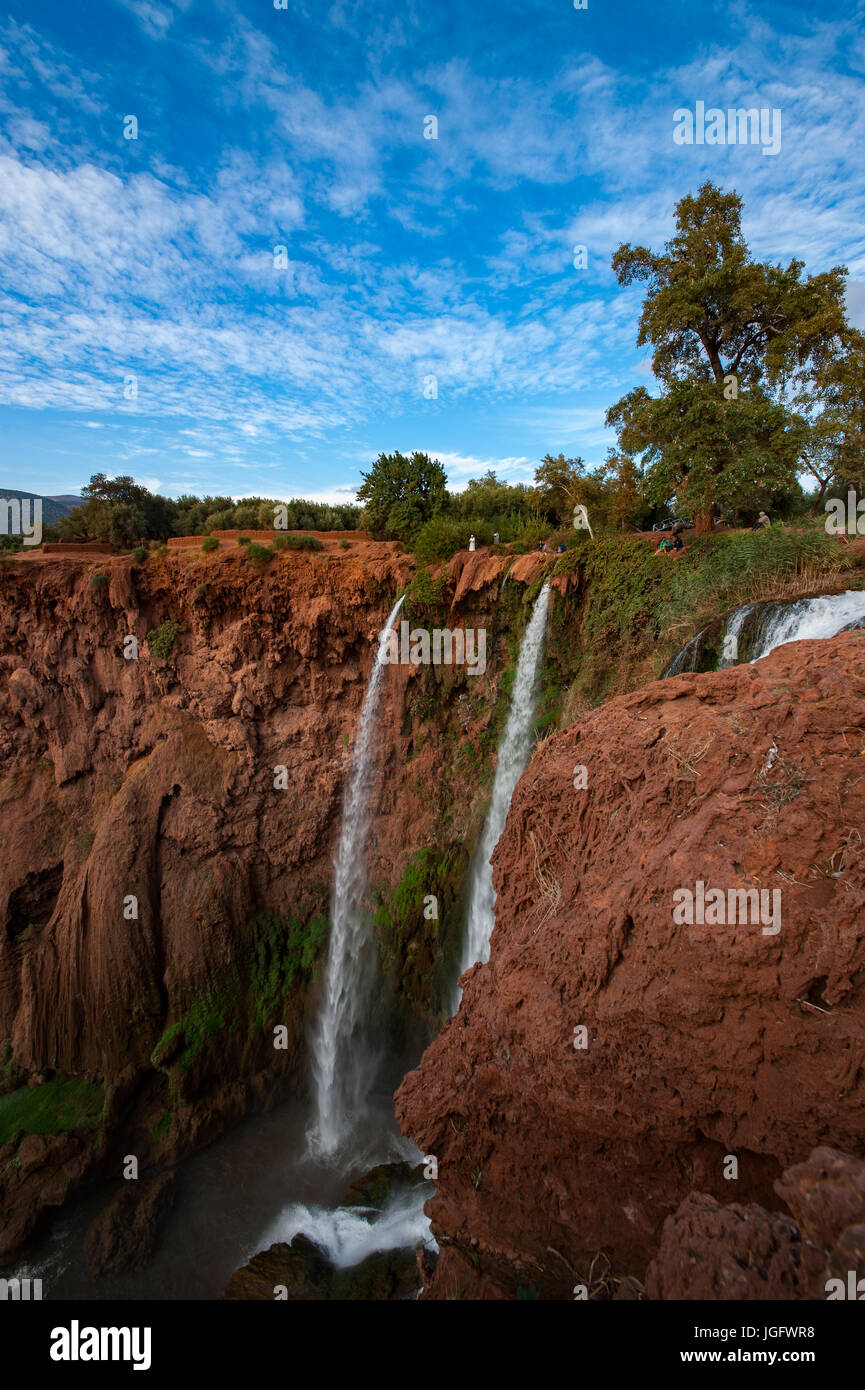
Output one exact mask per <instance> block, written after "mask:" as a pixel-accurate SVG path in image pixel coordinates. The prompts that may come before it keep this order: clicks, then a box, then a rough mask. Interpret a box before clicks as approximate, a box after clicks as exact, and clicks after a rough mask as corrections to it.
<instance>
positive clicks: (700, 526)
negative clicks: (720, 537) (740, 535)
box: [696, 507, 715, 536]
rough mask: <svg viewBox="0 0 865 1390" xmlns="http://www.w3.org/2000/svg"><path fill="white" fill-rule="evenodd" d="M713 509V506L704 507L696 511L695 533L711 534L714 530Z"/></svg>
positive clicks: (700, 534)
mask: <svg viewBox="0 0 865 1390" xmlns="http://www.w3.org/2000/svg"><path fill="white" fill-rule="evenodd" d="M714 516H715V509H714V507H704V508H703V509H702V510H701V511H698V512H697V518H696V520H697V535H698V536H711V535H712V534H713V533H714V530H715V521H714Z"/></svg>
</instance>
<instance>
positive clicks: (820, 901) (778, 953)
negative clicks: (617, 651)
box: [397, 633, 865, 1297]
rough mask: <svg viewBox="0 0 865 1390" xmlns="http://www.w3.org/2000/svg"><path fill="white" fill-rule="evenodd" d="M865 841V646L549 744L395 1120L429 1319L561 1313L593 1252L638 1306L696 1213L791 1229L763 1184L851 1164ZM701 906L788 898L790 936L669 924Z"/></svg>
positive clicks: (807, 653) (690, 681) (611, 708)
mask: <svg viewBox="0 0 865 1390" xmlns="http://www.w3.org/2000/svg"><path fill="white" fill-rule="evenodd" d="M773 748H774V752H773ZM580 767H584V768H585V770H586V777H585V780H586V781H587V787H586V788H585V789H583V790H580V789H577V788H576V787H575V785H574V783H575V780H576V781H577V782H580V781H582V777H581V775H580V773H579V771H578V769H579V768H580ZM863 827H865V638H863V637H862V636H861V635H859V634H857V633H851V634H845V635H843V636H841V637H838V638H835V639H832V640H831V641H828V642H802V643H796V644H793V645H790V646H787V647H784V648H779V649H778V650H777V651H775V652H774V653H773V654H772V655H771V656H770V657H769V658H767V659H766V660H763V661H760V662H758V663H757V664H756V665H754V666H745V667H736V668H733V669H731V670H728V671H725V672H720V673H716V674H709V675H696V676H690V675H689V676H680V677H676V678H674V679H672V680H669V681H664V682H655V683H654V684H652V685H650V686H648V687H646V688H645V689H643V690H641V691H639V692H637V693H635V694H633V695H627V696H621V697H618V698H616V699H614V700H611V701H610V702H609V703H608V704H607V705H605V706H603V707H602V708H600V709H598V710H596V711H595V712H593V713H592V714H590V715H589V716H588V717H587V718H585V719H583V720H582V721H581V722H580V723H579V724H577V725H575V726H573V727H571V728H569V729H568V730H566V731H565V732H563V733H561V734H559V735H556V736H554V737H553V738H551V739H549V740H548V741H546V742H545V743H543V744H542V745H541V747H540V748H539V749H538V750H537V751H536V753H535V756H534V759H533V761H532V763H531V764H530V766H529V768H528V769H527V771H526V772H525V774H524V776H523V777H522V779H521V781H520V783H519V785H518V787H517V790H516V793H515V795H514V799H513V803H512V806H511V811H510V815H509V817H508V822H507V827H506V830H505V833H504V835H503V836H502V839H501V841H500V843H499V845H498V847H497V850H496V853H495V857H494V866H495V878H494V881H495V886H496V889H497V893H498V911H497V919H496V928H495V931H494V933H493V937H492V951H491V958H490V961H489V962H488V963H487V964H486V965H483V966H476V967H474V969H473V970H472V971H470V972H468V973H467V975H466V976H464V979H463V984H464V993H463V1000H462V1005H461V1007H460V1010H459V1013H458V1014H457V1016H456V1017H455V1018H454V1019H453V1020H452V1021H451V1022H450V1023H449V1024H448V1025H447V1026H446V1027H445V1029H444V1031H443V1033H442V1034H441V1036H440V1037H439V1038H438V1039H437V1040H436V1041H435V1042H434V1043H433V1044H432V1046H431V1047H430V1048H429V1049H428V1050H427V1052H426V1053H425V1054H424V1058H423V1061H422V1064H421V1066H420V1068H419V1070H417V1071H415V1072H412V1073H410V1074H409V1076H408V1077H407V1078H406V1079H405V1081H404V1083H403V1085H402V1087H401V1088H400V1090H399V1091H398V1093H397V1114H398V1117H399V1119H400V1123H401V1124H402V1127H403V1129H404V1130H405V1132H406V1133H407V1134H409V1135H411V1137H412V1138H414V1139H415V1140H416V1141H417V1142H418V1144H419V1145H420V1147H421V1148H422V1150H423V1152H424V1153H425V1154H434V1155H436V1157H437V1159H438V1165H439V1179H438V1193H437V1196H436V1197H435V1198H434V1199H433V1201H432V1202H431V1204H430V1205H429V1207H428V1210H429V1212H430V1214H431V1216H432V1221H433V1229H434V1232H435V1234H436V1236H437V1238H438V1240H439V1242H440V1243H441V1245H442V1257H441V1259H440V1260H439V1264H438V1267H437V1270H436V1274H435V1277H434V1280H433V1281H432V1284H431V1286H430V1288H429V1289H428V1290H427V1292H426V1296H431V1297H448V1296H453V1294H454V1292H455V1291H460V1292H462V1293H463V1295H468V1296H480V1297H497V1296H499V1297H500V1296H507V1297H513V1296H514V1294H515V1291H516V1289H517V1287H519V1286H520V1285H522V1286H525V1287H534V1288H536V1289H538V1290H539V1292H540V1293H541V1295H542V1296H552V1297H555V1296H559V1297H572V1296H573V1295H572V1289H573V1286H574V1285H575V1284H577V1283H580V1282H590V1281H591V1278H592V1277H593V1276H592V1275H591V1274H590V1270H591V1267H592V1261H593V1258H594V1257H595V1256H596V1255H597V1254H598V1252H604V1256H605V1259H608V1260H609V1261H610V1265H611V1268H612V1272H613V1274H614V1275H615V1276H616V1277H618V1278H625V1277H626V1276H636V1277H637V1278H638V1279H640V1280H645V1273H646V1268H647V1265H648V1264H649V1262H650V1261H651V1260H652V1258H653V1257H654V1256H655V1254H656V1253H657V1251H658V1247H659V1243H660V1239H661V1230H662V1226H663V1222H664V1219H665V1217H667V1216H668V1215H670V1214H671V1213H672V1212H674V1211H675V1210H676V1208H677V1207H679V1204H680V1203H682V1202H683V1201H684V1200H685V1199H686V1198H688V1197H689V1194H691V1193H702V1194H705V1195H706V1196H707V1198H709V1199H714V1201H715V1202H716V1203H722V1204H729V1203H732V1202H735V1203H738V1204H739V1205H740V1206H741V1207H747V1206H748V1205H749V1204H754V1203H757V1204H759V1205H760V1207H761V1208H763V1209H764V1211H765V1212H766V1213H770V1214H771V1213H773V1212H776V1213H778V1212H780V1213H782V1214H784V1213H785V1211H786V1208H785V1203H786V1202H788V1201H789V1197H788V1195H787V1190H786V1188H785V1186H784V1185H783V1184H782V1185H781V1186H780V1187H779V1190H778V1191H776V1190H775V1182H776V1179H778V1178H780V1176H781V1174H782V1172H783V1171H784V1170H785V1169H787V1168H789V1167H790V1165H795V1164H798V1163H801V1162H802V1161H804V1160H805V1159H806V1158H807V1156H808V1154H809V1152H810V1151H811V1149H812V1148H813V1147H814V1146H815V1145H818V1144H821V1143H831V1144H832V1145H833V1146H835V1147H837V1148H838V1149H840V1150H843V1151H844V1152H846V1153H847V1154H850V1155H854V1156H855V1155H863V1154H865V1109H863V1099H865V1075H863V1069H862V1057H863V1045H865V856H863V849H862V839H861V837H862V834H863V833H865V832H863ZM698 882H702V883H704V884H705V887H706V889H707V890H708V889H709V888H720V889H723V890H725V893H726V891H727V890H729V889H739V888H741V889H748V888H757V889H765V890H768V891H769V893H770V894H771V893H772V892H773V891H776V890H777V891H779V892H780V894H781V918H780V930H779V931H777V932H776V933H774V932H765V931H764V924H763V921H762V920H760V919H758V920H757V921H756V922H750V921H745V922H736V923H733V924H726V923H725V924H718V925H705V924H704V925H699V924H697V923H694V924H693V925H687V924H686V923H682V924H677V923H676V922H675V921H674V917H673V909H674V904H675V902H676V901H680V900H679V899H675V900H674V896H673V895H674V893H676V892H677V890H682V889H690V890H691V891H692V892H694V893H696V891H697V889H696V885H697V883H698ZM771 901H772V899H771V897H770V898H769V900H768V902H769V903H771ZM580 1027H584V1028H585V1029H586V1030H587V1046H586V1047H584V1048H583V1047H575V1046H574V1043H575V1041H577V1042H579V1041H580V1035H579V1034H575V1029H578V1028H580ZM727 1156H733V1157H735V1158H736V1159H737V1161H738V1177H737V1178H736V1179H735V1180H728V1179H727V1178H725V1167H726V1169H727V1171H728V1172H729V1171H730V1168H729V1163H728V1159H727ZM815 1200H816V1199H815ZM703 1216H705V1213H703ZM718 1220H719V1221H720V1222H721V1223H722V1224H723V1223H724V1222H727V1223H729V1222H730V1221H732V1222H733V1224H734V1225H735V1224H736V1221H735V1216H734V1217H733V1218H731V1217H729V1215H727V1216H724V1217H723V1218H720V1217H719V1218H718ZM773 1223H774V1218H773V1217H772V1216H771V1215H769V1216H767V1217H766V1223H765V1224H766V1230H765V1232H764V1236H765V1240H764V1243H765V1244H766V1245H767V1249H768V1248H769V1245H771V1244H772V1243H773V1242H775V1244H778V1243H779V1242H780V1244H782V1245H783V1243H784V1242H783V1231H782V1232H781V1235H780V1236H778V1232H777V1231H775V1230H774V1225H773ZM776 1224H777V1223H776ZM788 1243H789V1242H788ZM778 1259H779V1261H780V1264H783V1261H784V1259H786V1255H779V1256H778ZM780 1264H779V1268H780ZM599 1267H603V1268H606V1267H607V1266H606V1264H605V1263H604V1262H603V1261H602V1262H601V1265H600V1266H599V1264H598V1262H597V1261H596V1264H595V1271H596V1275H597V1270H598V1268H599ZM596 1275H595V1277H596ZM790 1287H793V1286H792V1285H790ZM737 1296H738V1295H737ZM746 1296H747V1295H746Z"/></svg>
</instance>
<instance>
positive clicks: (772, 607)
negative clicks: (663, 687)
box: [663, 589, 865, 679]
mask: <svg viewBox="0 0 865 1390" xmlns="http://www.w3.org/2000/svg"><path fill="white" fill-rule="evenodd" d="M722 621H723V620H722ZM857 627H865V592H863V591H861V590H858V591H857V590H855V589H847V590H845V592H844V593H842V594H821V595H820V596H819V597H817V598H799V599H793V600H791V601H789V602H784V601H780V600H777V599H767V600H766V601H765V602H760V603H746V604H745V605H744V606H743V607H742V608H737V609H735V610H734V612H732V613H730V614H728V616H727V618H726V622H725V624H724V628H723V640H722V645H721V653H720V656H719V657H718V659H717V661H716V662H715V664H714V666H711V665H710V664H709V665H707V664H706V663H705V661H701V658H702V657H703V655H704V650H705V644H706V642H707V641H708V640H712V641H715V640H717V638H712V637H711V634H712V631H713V626H712V624H710V625H709V627H706V628H703V629H702V630H701V631H700V632H698V633H696V634H695V636H693V637H692V638H691V639H690V641H688V642H686V643H685V645H684V647H682V648H681V650H680V651H678V652H677V653H676V655H675V656H674V657H673V660H672V661H671V662H670V664H669V665H668V666H667V668H666V670H665V671H664V673H663V678H664V679H666V677H667V676H678V675H680V674H681V673H682V672H683V671H696V670H698V669H700V668H702V669H703V670H708V669H713V670H716V671H723V670H725V669H726V668H727V667H728V666H735V665H737V664H738V663H739V662H740V661H743V660H745V659H746V658H747V660H748V661H751V662H754V661H759V660H760V658H761V657H764V656H768V655H769V653H770V652H773V651H774V650H775V648H776V647H781V646H783V645H784V643H786V642H804V641H808V640H809V639H810V640H812V641H813V640H814V639H819V638H825V637H837V636H838V633H839V632H845V631H847V630H848V629H849V628H857ZM742 647H744V651H743V650H742ZM705 655H706V656H708V655H709V653H708V651H706V652H705Z"/></svg>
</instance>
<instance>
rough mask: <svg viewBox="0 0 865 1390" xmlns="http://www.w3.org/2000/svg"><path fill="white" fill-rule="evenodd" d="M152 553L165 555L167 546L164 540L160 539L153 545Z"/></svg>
mask: <svg viewBox="0 0 865 1390" xmlns="http://www.w3.org/2000/svg"><path fill="white" fill-rule="evenodd" d="M153 553H154V555H167V554H168V546H167V545H166V544H165V542H164V541H162V542H161V543H160V544H159V545H155V546H154V547H153Z"/></svg>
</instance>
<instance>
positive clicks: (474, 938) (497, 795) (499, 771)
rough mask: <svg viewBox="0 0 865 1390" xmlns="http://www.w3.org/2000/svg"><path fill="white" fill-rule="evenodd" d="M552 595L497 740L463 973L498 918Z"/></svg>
mask: <svg viewBox="0 0 865 1390" xmlns="http://www.w3.org/2000/svg"><path fill="white" fill-rule="evenodd" d="M549 597H550V585H549V581H547V583H546V584H544V586H543V588H542V589H541V592H540V593H539V595H538V597H537V599H536V601H535V606H534V609H533V611H532V616H531V618H530V619H529V623H528V626H527V627H526V630H525V633H524V635H523V640H522V643H521V644H520V654H519V657H518V659H517V669H516V673H515V675H514V683H513V687H512V689H511V705H510V709H509V710H508V717H507V722H506V724H505V730H504V734H503V735H502V740H501V743H500V744H499V750H498V763H497V765H496V775H495V780H494V782H493V794H492V798H491V800H490V806H489V810H488V811H487V818H486V821H485V822H484V829H483V834H482V836H481V842H480V845H479V847H478V852H477V855H476V856H475V863H474V868H473V871H472V881H471V892H470V897H469V911H468V925H467V929H466V939H465V943H464V945H463V955H462V960H461V962H460V967H459V971H458V974H459V975H462V974H463V972H464V971H465V970H468V968H469V966H471V965H474V963H475V961H485V960H489V955H490V937H491V936H492V931H493V926H494V924H495V893H494V892H493V870H492V865H491V864H490V859H491V857H492V853H493V850H494V849H495V847H496V845H497V844H498V841H499V838H500V836H501V833H502V831H503V830H504V828H505V821H506V820H507V816H508V808H509V807H510V804H511V797H512V796H513V794H514V789H515V787H516V785H517V782H518V781H519V780H520V777H521V776H522V773H523V772H524V771H525V767H526V764H527V763H528V760H529V753H530V752H531V738H532V722H533V719H534V712H535V680H536V677H537V673H538V666H539V665H540V660H541V654H542V652H543V647H544V635H545V633H546V626H547V606H548V603H549ZM460 993H461V991H460V988H459V985H457V986H456V988H455V993H454V997H453V999H452V1007H451V1012H453V1013H455V1012H456V1010H457V1009H458V1008H459V1002H460Z"/></svg>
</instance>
